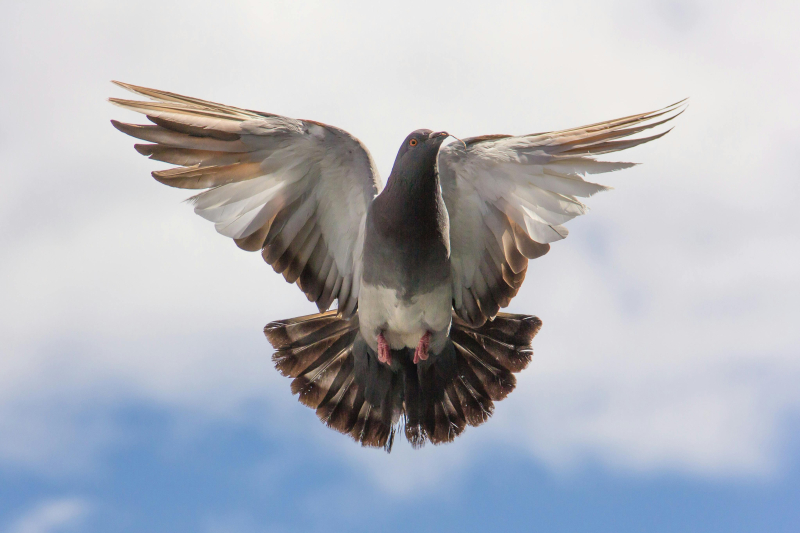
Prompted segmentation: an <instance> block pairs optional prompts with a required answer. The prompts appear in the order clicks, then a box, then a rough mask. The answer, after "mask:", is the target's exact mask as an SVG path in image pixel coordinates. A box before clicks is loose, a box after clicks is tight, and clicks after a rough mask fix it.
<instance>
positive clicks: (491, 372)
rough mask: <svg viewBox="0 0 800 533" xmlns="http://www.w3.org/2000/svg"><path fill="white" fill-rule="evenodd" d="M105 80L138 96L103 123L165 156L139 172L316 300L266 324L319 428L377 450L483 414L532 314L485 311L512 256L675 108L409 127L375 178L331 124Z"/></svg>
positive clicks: (555, 224)
mask: <svg viewBox="0 0 800 533" xmlns="http://www.w3.org/2000/svg"><path fill="white" fill-rule="evenodd" d="M115 83H116V84H117V85H119V86H121V87H123V88H125V89H127V90H129V91H131V92H133V93H136V94H138V95H140V96H143V97H145V98H147V99H148V100H147V101H139V100H123V99H119V98H111V99H110V101H111V102H113V103H114V104H116V105H119V106H121V107H123V108H126V109H129V110H133V111H137V112H139V113H143V114H144V115H146V116H147V118H148V119H149V121H150V122H151V124H149V125H134V124H125V123H121V122H118V121H112V124H113V125H114V127H116V128H117V129H118V130H120V131H122V132H123V133H126V134H128V135H130V136H132V137H135V138H137V139H141V140H144V141H146V142H147V144H136V145H135V148H136V150H137V151H138V152H139V153H140V154H142V155H145V156H147V157H149V158H150V159H153V160H156V161H161V162H164V163H169V164H171V165H176V166H175V167H174V168H170V169H168V170H158V171H155V172H153V173H152V175H153V177H154V178H155V179H156V180H157V181H159V182H161V183H163V184H165V185H169V186H171V187H179V188H182V189H201V190H204V191H203V192H200V193H199V194H197V195H195V196H193V197H191V198H190V201H191V203H192V204H193V205H194V211H195V213H197V214H198V215H200V216H201V217H203V218H205V219H206V220H209V221H211V222H213V223H214V227H215V229H216V230H217V232H219V233H221V234H222V235H225V236H226V237H230V238H232V239H233V240H234V242H235V243H236V244H237V245H238V246H239V248H242V249H244V250H248V251H260V252H261V255H262V257H263V258H264V260H265V261H266V262H267V263H268V264H270V265H271V266H272V267H273V269H274V270H275V271H276V272H279V273H281V274H283V277H284V278H285V279H286V281H288V282H289V283H295V284H296V285H297V286H298V287H299V288H300V290H301V291H303V293H305V295H306V297H308V299H309V300H310V301H312V302H315V303H316V305H317V307H318V309H319V313H317V314H313V315H308V316H303V317H298V318H290V319H286V320H279V321H276V322H272V323H270V324H268V325H267V326H266V327H265V329H264V332H265V334H266V336H267V339H268V340H269V342H270V343H271V344H272V346H273V347H274V348H275V350H276V351H275V353H274V355H273V361H274V362H275V366H276V368H277V369H278V371H279V372H281V373H282V374H283V375H285V376H288V377H291V378H293V381H292V382H291V390H292V392H293V393H294V394H297V395H299V400H300V402H301V403H303V404H304V405H306V406H308V407H311V408H312V409H315V410H316V413H317V415H318V416H319V418H320V420H321V421H322V422H323V423H325V424H326V425H327V426H329V427H331V428H333V429H336V430H338V431H340V432H342V433H345V434H348V435H350V436H351V437H352V438H353V439H355V440H356V441H357V442H359V443H361V444H362V445H363V446H372V447H383V448H384V449H386V450H387V451H390V450H391V447H392V444H393V442H394V436H395V433H397V432H403V433H404V434H405V436H406V438H407V439H408V441H409V442H410V443H411V444H412V446H414V447H419V446H422V445H423V444H424V443H425V442H427V441H430V442H432V443H434V444H439V443H444V442H450V441H452V440H453V439H454V438H455V437H456V436H458V435H459V434H461V433H462V432H463V431H464V429H465V428H466V427H467V426H477V425H479V424H481V423H483V422H485V421H486V420H487V419H488V418H489V417H490V416H491V414H492V412H493V409H494V402H496V401H499V400H502V399H503V398H505V397H506V396H507V395H508V394H509V393H510V392H511V391H512V390H513V389H514V387H515V385H516V379H515V377H514V373H516V372H519V371H521V370H522V369H524V368H525V367H526V366H527V365H528V363H529V362H530V360H531V356H532V353H533V352H532V350H531V340H532V339H533V337H534V336H535V335H536V333H537V332H538V331H539V328H540V327H541V325H542V322H541V321H540V320H539V319H538V318H537V317H535V316H529V315H520V314H510V313H504V312H500V309H501V308H504V307H506V306H508V304H509V302H510V301H511V299H512V298H513V297H514V296H515V295H516V294H517V292H518V291H519V289H520V286H521V285H522V282H523V280H524V278H525V272H526V270H527V267H528V260H530V259H535V258H537V257H541V256H542V255H544V254H546V253H547V252H548V251H549V250H550V243H552V242H555V241H558V240H561V239H564V238H565V237H566V236H567V229H566V228H565V227H564V226H563V224H564V223H565V222H567V221H569V220H570V219H572V218H574V217H576V216H578V215H582V214H584V213H586V210H587V208H586V206H585V205H584V204H583V203H582V202H581V201H579V200H578V198H586V197H589V196H592V195H593V194H595V193H597V192H600V191H604V190H606V189H608V187H605V186H603V185H600V184H598V183H593V182H591V181H587V180H586V179H584V178H586V176H587V175H590V174H599V173H604V172H612V171H616V170H621V169H625V168H629V167H631V166H633V165H634V164H633V163H618V162H608V161H600V160H597V159H596V158H595V156H597V155H600V154H607V153H611V152H618V151H620V150H625V149H627V148H632V147H634V146H638V145H640V144H643V143H646V142H649V141H652V140H654V139H657V138H659V137H661V136H663V135H665V134H666V133H667V132H668V131H669V130H666V131H663V132H661V133H658V134H655V135H650V136H638V137H634V136H636V135H637V134H639V133H641V132H644V131H645V130H648V129H650V128H654V127H657V126H662V125H664V124H666V123H667V122H668V121H670V120H672V119H673V118H675V117H676V116H678V115H679V114H680V113H682V112H683V110H684V109H685V101H681V102H678V103H676V104H673V105H671V106H668V107H665V108H663V109H660V110H658V111H653V112H649V113H640V114H636V115H631V116H627V117H624V118H619V119H615V120H609V121H605V122H598V123H596V124H590V125H588V126H583V127H579V128H572V129H568V130H562V131H552V132H547V133H536V134H530V135H521V136H512V135H484V136H480V137H472V138H467V139H464V140H463V141H462V140H457V141H453V142H451V143H449V144H447V145H443V142H444V141H445V139H447V138H448V137H449V134H448V133H447V132H444V131H431V130H427V129H419V130H416V131H414V132H412V133H411V134H409V135H408V137H406V139H405V140H404V141H403V143H402V144H401V145H400V149H399V151H398V152H397V157H396V159H395V162H394V166H393V167H392V171H391V173H390V174H389V177H388V179H387V182H386V186H385V187H381V181H380V177H379V176H378V172H377V169H376V166H375V162H374V161H373V160H372V157H371V156H370V153H369V151H368V150H367V148H366V147H365V146H364V145H363V144H362V143H361V142H360V141H359V140H358V139H356V138H355V137H353V136H352V135H350V134H349V133H347V132H346V131H343V130H341V129H339V128H336V127H333V126H329V125H327V124H322V123H320V122H315V121H313V120H298V119H293V118H288V117H283V116H279V115H275V114H271V113H263V112H259V111H251V110H249V109H240V108H237V107H232V106H227V105H223V104H217V103H214V102H208V101H205V100H199V99H197V98H190V97H187V96H181V95H178V94H174V93H170V92H165V91H159V90H155V89H148V88H144V87H138V86H135V85H130V84H127V83H120V82H115ZM334 301H336V302H337V305H336V309H335V310H331V311H329V310H328V309H329V308H330V307H331V305H332V304H333V302H334Z"/></svg>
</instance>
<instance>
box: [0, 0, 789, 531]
mask: <svg viewBox="0 0 800 533" xmlns="http://www.w3.org/2000/svg"><path fill="white" fill-rule="evenodd" d="M0 6H2V12H3V15H2V17H0V72H1V73H2V75H1V76H0V102H2V104H0V168H2V170H1V171H0V183H2V187H1V188H0V249H1V250H2V252H0V302H2V303H0V339H1V340H2V344H1V347H0V532H2V533H60V532H78V531H80V532H84V531H85V532H95V531H96V532H101V531H102V532H134V531H150V532H162V531H163V532H167V531H169V532H182V531H187V532H189V531H191V532H198V533H227V532H241V533H257V532H258V533H261V532H264V533H267V532H270V533H271V532H294V531H320V532H324V531H344V530H347V531H376V530H380V531H406V530H408V529H409V528H414V529H415V530H418V531H443V530H450V529H458V530H460V531H464V532H472V531H475V532H478V531H486V530H497V529H498V528H500V529H502V530H509V531H516V530H520V531H522V530H524V531H529V530H545V531H569V532H581V531H593V532H595V531H614V532H627V531H644V530H646V531H651V532H660V531H698V532H700V531H703V532H705V531H726V532H749V531H798V530H800V506H798V505H797V502H798V501H800V461H799V460H798V459H799V458H800V387H798V386H797V383H798V381H800V328H799V327H797V323H798V322H800V307H798V305H797V302H798V300H800V268H798V265H800V222H798V218H797V216H796V214H795V211H796V205H797V200H798V197H800V179H798V178H800V175H799V174H798V170H797V163H796V157H797V154H798V153H800V126H798V124H800V104H798V99H797V95H798V94H800V74H799V72H800V71H799V70H798V65H800V36H798V35H799V34H798V32H797V31H796V27H795V26H796V22H797V21H798V20H800V8H799V7H798V4H797V3H796V2H777V1H775V2H769V1H767V2H764V1H762V2H750V1H739V0H735V1H732V2H731V1H726V2H723V1H714V0H709V1H706V2H690V1H683V0H675V1H669V0H653V1H650V0H643V1H633V0H608V1H598V2H569V1H565V2H501V1H498V2H491V3H487V2H469V1H460V2H436V3H432V2H431V3H426V2H416V1H407V2H402V3H397V4H395V5H393V6H391V7H389V6H387V5H384V4H379V3H376V2H361V3H359V2H350V3H347V4H346V5H342V4H335V3H331V2H317V3H315V2H302V1H294V2H208V1H195V2H188V1H187V2H148V1H139V2H124V1H119V2H101V1H83V2H70V3H62V2H52V3H48V2H39V1H29V2H11V1H9V0H6V1H4V2H2V3H0ZM112 79H119V80H122V81H126V82H130V83H134V84H138V85H144V86H150V87H156V88H159V89H164V90H168V91H173V92H178V93H183V94H188V95H192V96H196V97H199V98H204V99H208V100H215V101H220V102H224V103H227V104H232V105H238V106H241V107H246V108H250V109H258V110H262V111H268V112H273V113H279V114H283V115H287V116H291V117H296V118H309V119H313V120H317V121H321V122H325V123H329V124H333V125H336V126H338V127H341V128H343V129H345V130H347V131H349V132H351V133H352V134H354V135H355V136H357V137H358V138H359V139H360V140H361V141H362V142H364V144H365V145H366V146H367V147H368V148H369V149H370V151H371V153H372V155H373V157H374V158H375V161H376V163H377V165H378V167H379V169H380V171H381V174H382V176H384V178H385V176H387V175H388V173H389V170H390V168H391V164H392V162H393V161H394V156H395V153H396V151H397V149H398V147H399V145H400V143H401V142H402V140H403V139H404V138H405V136H406V135H407V134H408V132H410V131H413V130H415V129H417V128H430V129H433V130H445V129H446V130H447V131H449V132H451V133H453V134H454V135H457V136H459V137H468V136H473V135H481V134H490V133H511V134H525V133H531V132H539V131H548V130H555V129H564V128H569V127H575V126H579V125H583V124H587V123H591V122H597V121H600V120H605V119H611V118H616V117H619V116H624V115H629V114H632V113H636V112H643V111H649V110H653V109H657V108H659V107H662V106H665V105H668V104H671V103H673V102H675V101H677V100H680V99H682V98H684V97H689V98H690V103H689V108H688V110H687V111H686V112H685V113H684V114H683V115H682V116H681V117H679V118H678V119H676V121H675V129H674V130H673V131H672V132H670V133H669V134H668V135H666V136H665V137H663V138H662V139H659V140H658V141H655V142H653V143H650V144H647V145H644V146H641V147H638V148H635V149H633V150H631V151H627V152H624V153H623V154H620V155H621V156H622V157H620V158H619V159H620V160H626V161H634V162H638V163H642V165H640V166H637V167H634V168H632V169H629V170H625V171H622V172H617V173H613V174H606V175H603V176H600V177H601V178H603V180H601V181H602V183H604V184H607V185H611V186H613V187H614V190H612V191H610V192H606V193H602V194H600V195H597V196H595V197H592V198H591V199H589V201H588V204H589V206H590V207H591V211H590V213H589V214H587V215H586V216H583V217H579V218H578V219H576V220H573V221H571V222H570V223H569V224H568V228H569V229H570V236H569V238H567V239H566V240H564V241H560V242H558V243H555V244H554V245H553V247H552V250H551V252H550V253H549V254H548V255H546V256H545V257H543V258H540V259H537V260H536V261H533V262H531V264H530V266H529V269H528V274H527V279H526V282H525V285H524V286H523V288H522V290H521V291H520V293H519V295H518V296H517V298H516V299H515V300H514V301H513V302H512V304H511V306H510V307H509V310H510V311H512V312H520V313H528V314H535V315H537V316H539V317H540V318H541V319H542V321H543V323H544V326H543V328H542V330H541V332H540V333H539V335H538V336H537V337H536V338H535V340H534V343H533V349H534V354H535V355H534V359H533V362H532V363H531V365H530V366H529V367H528V369H527V370H525V371H524V372H523V373H522V374H520V375H519V377H518V386H517V389H516V391H515V392H514V393H513V394H511V395H510V396H509V397H508V398H507V399H506V400H504V401H503V402H501V403H499V404H498V405H497V409H496V412H495V415H494V416H493V418H492V419H491V420H490V421H489V422H488V423H486V424H484V425H483V426H481V427H479V428H469V429H468V430H467V431H466V432H465V433H464V434H463V435H462V436H461V437H459V438H458V439H457V440H456V441H455V442H453V443H452V444H448V445H443V446H427V447H425V448H423V449H422V450H412V449H411V448H410V446H409V445H408V444H406V443H399V444H396V445H395V449H394V451H393V452H392V453H391V454H390V455H387V454H385V453H384V452H383V451H381V450H369V449H362V448H360V447H358V446H357V445H356V444H354V443H353V442H352V441H350V440H349V439H348V438H347V437H345V436H342V435H339V434H337V433H335V432H333V431H331V430H329V429H327V428H325V427H324V426H322V425H321V424H320V423H319V421H318V420H317V419H316V416H315V415H314V413H313V411H311V410H310V409H307V408H305V407H303V406H302V405H300V404H299V403H298V402H297V401H296V399H295V398H294V397H293V396H292V395H291V393H290V391H289V382H288V380H287V379H286V378H283V377H281V376H280V375H279V374H278V373H277V372H276V371H275V370H274V369H273V368H272V364H271V361H270V355H271V349H270V346H269V344H268V343H267V341H266V340H265V339H264V338H263V334H262V328H263V326H264V325H265V324H266V323H267V322H270V321H272V320H275V319H280V318H288V317H292V316H297V315H301V314H307V313H310V312H313V311H314V308H313V307H312V306H311V304H309V303H308V302H307V301H306V300H305V298H304V297H303V295H302V294H301V293H300V292H299V291H298V290H297V288H296V287H293V286H289V285H287V284H286V283H285V282H284V281H283V279H282V278H281V277H280V276H278V275H276V274H274V273H273V272H272V270H271V269H270V268H269V267H268V266H267V265H265V264H264V263H263V261H262V260H261V258H260V257H259V256H258V254H249V253H246V252H243V251H240V250H238V249H237V248H236V247H235V245H234V244H233V243H232V242H230V241H229V240H228V239H226V238H224V237H222V236H220V235H218V234H216V233H215V232H214V231H213V228H212V227H211V225H210V224H208V223H207V222H206V221H204V220H202V219H200V218H199V217H197V216H195V215H194V214H193V212H192V209H191V208H190V207H189V206H188V205H186V204H184V203H182V201H183V200H184V199H185V198H186V197H187V196H188V195H187V194H186V193H187V191H181V190H176V189H170V188H167V187H164V186H162V185H160V184H159V183H157V182H155V181H154V180H153V179H152V178H150V176H149V173H150V172H151V171H152V170H156V169H159V168H163V165H161V166H160V164H158V163H155V162H152V161H148V160H146V159H145V158H143V157H141V156H139V155H138V154H136V152H135V151H134V150H133V148H132V144H133V141H132V139H130V138H128V137H126V136H124V135H122V134H120V133H119V132H117V131H116V130H114V129H113V128H112V127H111V125H110V124H109V120H110V119H112V118H116V119H120V120H123V121H125V120H127V121H135V120H136V119H137V118H138V117H137V116H135V115H134V114H132V113H129V112H127V111H124V110H121V109H119V108H115V107H113V106H112V105H110V104H109V103H108V102H107V100H106V99H107V98H108V97H109V96H116V97H125V96H126V93H124V92H123V91H122V90H121V89H119V88H118V87H115V86H113V85H112V84H111V83H110V80H112Z"/></svg>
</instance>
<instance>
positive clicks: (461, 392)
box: [264, 311, 542, 452]
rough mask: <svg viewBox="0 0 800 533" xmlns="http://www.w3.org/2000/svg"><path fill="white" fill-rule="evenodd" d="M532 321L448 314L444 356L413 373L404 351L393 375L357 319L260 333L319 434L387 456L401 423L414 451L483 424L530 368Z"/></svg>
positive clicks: (274, 326)
mask: <svg viewBox="0 0 800 533" xmlns="http://www.w3.org/2000/svg"><path fill="white" fill-rule="evenodd" d="M541 325H542V322H541V320H539V319H538V318H536V317H535V316H528V315H515V314H510V313H499V314H498V315H497V316H496V317H495V319H494V320H493V321H490V322H486V323H485V324H483V325H482V326H480V327H476V328H475V327H471V326H469V325H468V324H467V323H466V322H464V321H462V320H461V319H460V318H458V317H457V316H456V315H455V313H454V314H453V324H452V327H451V329H450V342H448V343H447V346H446V348H445V350H444V351H443V352H442V353H440V354H436V355H433V356H431V357H430V358H429V359H428V360H427V361H424V362H423V363H420V364H418V365H415V364H413V362H412V359H413V351H412V350H393V352H392V358H393V361H394V362H395V363H394V365H393V367H391V368H390V367H388V366H386V365H384V364H382V363H379V362H378V359H377V356H376V354H375V353H374V352H373V351H372V350H371V349H370V348H369V347H368V346H367V344H366V342H365V341H364V339H363V338H362V337H361V334H360V333H359V328H358V315H356V316H354V317H352V318H348V319H345V318H341V316H339V315H337V313H336V311H329V312H327V313H319V314H314V315H308V316H303V317H298V318H292V319H288V320H279V321H276V322H272V323H270V324H268V325H267V326H266V328H264V333H265V334H266V336H267V338H268V339H269V341H270V343H271V344H272V345H273V347H274V348H275V349H276V350H277V351H276V352H275V354H274V355H273V361H274V362H275V367H276V368H277V369H278V371H279V372H281V374H283V375H284V376H287V377H291V378H294V380H293V381H292V386H291V388H292V392H293V393H294V394H298V395H299V400H300V402H301V403H303V404H304V405H306V406H308V407H311V408H312V409H315V410H316V413H317V416H318V417H319V419H320V420H321V421H322V422H323V423H324V424H325V425H327V426H328V427H330V428H333V429H335V430H337V431H339V432H341V433H344V434H347V435H350V437H352V438H353V439H354V440H356V441H357V442H359V443H360V444H361V445H362V446H371V447H383V448H384V449H385V450H386V451H387V452H388V451H391V448H392V444H393V443H394V435H395V432H396V431H397V430H399V426H400V425H401V423H402V424H403V425H404V426H405V430H404V432H405V435H406V438H407V439H408V441H409V442H410V443H411V445H412V446H414V447H420V446H423V445H424V444H425V443H426V442H427V441H430V442H432V443H433V444H441V443H444V442H451V441H452V440H453V439H455V438H456V437H457V436H458V435H460V434H461V433H462V432H463V431H464V429H465V428H466V427H467V426H478V425H480V424H482V423H483V422H485V421H486V420H488V419H489V417H490V416H491V415H492V412H493V411H494V402H497V401H500V400H502V399H503V398H505V397H506V396H508V394H509V393H510V392H511V391H512V390H514V387H515V386H516V378H515V377H514V373H516V372H519V371H521V370H523V369H524V368H525V367H526V366H527V365H528V363H530V361H531V357H532V356H533V351H532V350H531V347H530V345H531V341H532V339H533V337H534V336H535V335H536V333H537V332H538V331H539V328H541Z"/></svg>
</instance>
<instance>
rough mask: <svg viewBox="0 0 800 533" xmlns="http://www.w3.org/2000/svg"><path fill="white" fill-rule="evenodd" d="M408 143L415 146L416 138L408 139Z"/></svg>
mask: <svg viewBox="0 0 800 533" xmlns="http://www.w3.org/2000/svg"><path fill="white" fill-rule="evenodd" d="M408 144H410V145H411V146H416V145H417V140H416V139H411V140H410V141H408Z"/></svg>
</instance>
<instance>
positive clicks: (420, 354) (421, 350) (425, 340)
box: [414, 331, 431, 365]
mask: <svg viewBox="0 0 800 533" xmlns="http://www.w3.org/2000/svg"><path fill="white" fill-rule="evenodd" d="M430 346H431V332H430V331H426V332H425V335H423V336H422V338H421V339H420V340H419V344H417V349H416V350H415V351H414V364H415V365H416V364H418V363H419V362H420V361H425V360H426V359H427V358H428V348H430Z"/></svg>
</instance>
